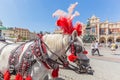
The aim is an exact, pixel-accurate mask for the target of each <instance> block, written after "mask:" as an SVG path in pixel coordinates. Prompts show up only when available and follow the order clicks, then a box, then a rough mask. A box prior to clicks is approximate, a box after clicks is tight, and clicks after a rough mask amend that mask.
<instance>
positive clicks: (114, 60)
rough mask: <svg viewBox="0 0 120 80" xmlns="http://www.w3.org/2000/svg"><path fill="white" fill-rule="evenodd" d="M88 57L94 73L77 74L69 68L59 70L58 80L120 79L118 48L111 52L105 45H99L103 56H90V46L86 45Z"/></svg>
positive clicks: (119, 49)
mask: <svg viewBox="0 0 120 80" xmlns="http://www.w3.org/2000/svg"><path fill="white" fill-rule="evenodd" d="M86 49H87V50H88V52H89V54H88V57H89V58H90V65H91V66H92V68H93V69H94V71H95V72H94V75H88V74H77V73H75V72H74V71H71V70H63V69H61V70H60V78H59V79H58V80H120V76H119V75H120V48H118V49H117V50H116V52H112V51H111V50H110V49H109V48H107V47H101V48H100V53H101V54H102V55H103V56H97V55H95V56H91V54H90V47H89V46H86Z"/></svg>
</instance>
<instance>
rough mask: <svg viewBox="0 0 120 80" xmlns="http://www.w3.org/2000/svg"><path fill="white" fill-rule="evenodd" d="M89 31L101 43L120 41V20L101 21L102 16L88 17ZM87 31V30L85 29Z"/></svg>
mask: <svg viewBox="0 0 120 80" xmlns="http://www.w3.org/2000/svg"><path fill="white" fill-rule="evenodd" d="M88 24H89V25H88V26H86V29H87V27H89V32H90V34H91V35H94V36H95V37H96V39H97V40H98V41H99V42H101V43H108V42H120V22H115V23H112V22H108V20H106V21H104V22H100V18H98V17H96V16H92V17H91V18H89V19H88ZM85 32H87V30H85Z"/></svg>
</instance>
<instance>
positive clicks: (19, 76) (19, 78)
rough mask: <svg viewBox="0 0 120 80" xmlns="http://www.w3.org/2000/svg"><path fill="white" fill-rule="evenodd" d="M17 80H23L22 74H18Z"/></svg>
mask: <svg viewBox="0 0 120 80" xmlns="http://www.w3.org/2000/svg"><path fill="white" fill-rule="evenodd" d="M15 80H23V77H22V75H21V74H20V73H17V75H16V77H15Z"/></svg>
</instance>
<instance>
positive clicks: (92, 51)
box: [91, 41, 95, 56]
mask: <svg viewBox="0 0 120 80" xmlns="http://www.w3.org/2000/svg"><path fill="white" fill-rule="evenodd" d="M94 50H95V42H94V41H92V44H91V54H92V55H93V56H94Z"/></svg>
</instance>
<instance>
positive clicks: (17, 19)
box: [0, 0, 120, 32]
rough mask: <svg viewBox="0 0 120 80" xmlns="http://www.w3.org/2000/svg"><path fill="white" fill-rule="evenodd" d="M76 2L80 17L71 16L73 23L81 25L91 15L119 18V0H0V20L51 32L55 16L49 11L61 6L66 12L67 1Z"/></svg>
mask: <svg viewBox="0 0 120 80" xmlns="http://www.w3.org/2000/svg"><path fill="white" fill-rule="evenodd" d="M75 2H78V5H77V6H76V8H75V11H78V12H79V13H80V16H78V17H75V18H74V19H73V24H74V23H75V22H76V21H80V22H82V23H84V24H86V23H87V19H88V18H90V17H91V16H92V15H95V16H97V17H99V18H100V21H101V22H104V21H105V20H108V21H109V22H118V21H120V0H0V20H1V21H2V22H3V26H6V27H19V28H26V29H29V30H30V31H31V32H34V31H35V32H40V31H43V32H44V31H47V32H53V31H54V30H55V29H56V28H57V26H56V25H55V23H56V20H57V17H55V18H53V17H52V14H53V13H54V12H55V11H56V10H57V9H61V10H63V11H65V12H67V9H68V7H69V6H70V4H73V3H75Z"/></svg>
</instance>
